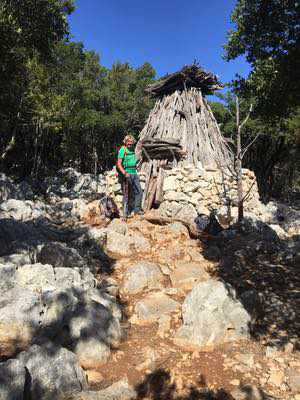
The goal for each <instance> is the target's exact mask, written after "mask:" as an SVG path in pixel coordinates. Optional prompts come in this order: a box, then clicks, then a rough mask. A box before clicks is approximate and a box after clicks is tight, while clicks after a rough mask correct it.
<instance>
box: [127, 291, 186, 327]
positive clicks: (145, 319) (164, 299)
mask: <svg viewBox="0 0 300 400" xmlns="http://www.w3.org/2000/svg"><path fill="white" fill-rule="evenodd" d="M179 307H180V304H179V303H178V302H177V301H175V300H173V299H171V298H170V297H169V296H167V295H165V294H164V293H151V294H149V295H148V296H146V297H145V298H144V299H142V300H140V301H138V302H137V303H136V305H135V315H134V318H132V322H134V323H140V324H147V323H152V322H155V321H157V320H158V319H159V318H160V317H161V316H162V315H164V314H171V313H172V312H174V311H176V310H177V309H178V308H179Z"/></svg>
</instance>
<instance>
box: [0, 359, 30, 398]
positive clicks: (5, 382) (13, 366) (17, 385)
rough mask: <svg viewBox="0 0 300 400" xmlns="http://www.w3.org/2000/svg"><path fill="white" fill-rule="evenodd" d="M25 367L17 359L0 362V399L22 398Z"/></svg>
mask: <svg viewBox="0 0 300 400" xmlns="http://www.w3.org/2000/svg"><path fill="white" fill-rule="evenodd" d="M24 387H25V368H24V365H23V364H22V363H21V362H20V361H19V360H15V359H12V360H8V361H6V362H4V363H0V400H23V398H24V397H23V394H24Z"/></svg>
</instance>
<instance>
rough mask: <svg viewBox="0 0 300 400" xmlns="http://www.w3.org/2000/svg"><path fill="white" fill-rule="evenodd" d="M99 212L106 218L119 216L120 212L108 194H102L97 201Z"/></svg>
mask: <svg viewBox="0 0 300 400" xmlns="http://www.w3.org/2000/svg"><path fill="white" fill-rule="evenodd" d="M99 206H100V210H101V214H103V215H104V216H105V217H106V218H109V219H113V218H119V217H120V213H119V210H118V207H117V205H116V203H115V202H114V200H113V199H112V198H111V197H109V196H103V197H102V198H101V199H100V201H99Z"/></svg>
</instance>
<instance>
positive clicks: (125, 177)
mask: <svg viewBox="0 0 300 400" xmlns="http://www.w3.org/2000/svg"><path fill="white" fill-rule="evenodd" d="M135 143H136V140H135V138H134V137H133V136H132V135H126V136H125V138H124V140H123V146H122V147H121V148H120V150H119V154H118V162H117V168H118V171H119V172H120V174H119V176H120V183H121V187H122V194H123V213H124V218H128V217H129V208H128V206H129V189H131V192H132V194H133V213H134V215H137V214H143V213H142V211H141V204H142V188H141V184H140V179H139V176H138V173H137V169H136V165H137V159H136V156H135V152H134V145H135Z"/></svg>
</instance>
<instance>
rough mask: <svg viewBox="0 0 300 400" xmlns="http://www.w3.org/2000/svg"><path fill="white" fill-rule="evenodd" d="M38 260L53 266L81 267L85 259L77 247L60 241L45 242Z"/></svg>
mask: <svg viewBox="0 0 300 400" xmlns="http://www.w3.org/2000/svg"><path fill="white" fill-rule="evenodd" d="M37 261H38V262H40V263H42V264H51V265H52V266H53V267H70V268H75V267H78V268H80V267H82V266H83V265H84V260H83V258H82V257H81V255H80V254H79V253H78V251H77V250H76V249H74V248H72V247H68V246H67V245H66V244H65V243H59V242H51V243H49V244H45V245H44V246H43V247H42V249H41V250H40V252H39V253H38V254H37Z"/></svg>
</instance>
